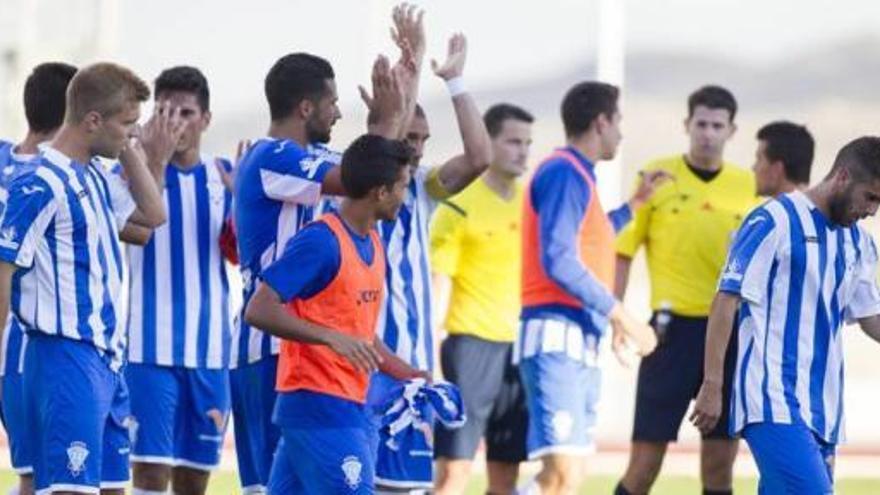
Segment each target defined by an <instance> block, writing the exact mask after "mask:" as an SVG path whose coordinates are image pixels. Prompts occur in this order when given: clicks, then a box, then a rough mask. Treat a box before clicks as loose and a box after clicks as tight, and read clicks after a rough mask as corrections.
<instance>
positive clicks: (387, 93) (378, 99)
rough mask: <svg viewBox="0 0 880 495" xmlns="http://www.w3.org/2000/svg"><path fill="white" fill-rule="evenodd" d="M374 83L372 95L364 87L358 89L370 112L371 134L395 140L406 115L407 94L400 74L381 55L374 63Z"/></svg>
mask: <svg viewBox="0 0 880 495" xmlns="http://www.w3.org/2000/svg"><path fill="white" fill-rule="evenodd" d="M372 83H373V93H372V95H370V93H368V92H367V90H366V89H364V88H363V86H360V87H358V89H359V90H360V93H361V98H362V99H363V100H364V103H365V104H366V105H367V109H368V111H369V116H368V118H367V122H368V125H369V127H370V129H371V130H370V132H373V133H375V134H379V135H382V136H385V137H387V138H389V139H395V138H397V137H398V135H399V133H400V128H401V126H402V122H403V120H404V116H405V113H406V104H407V93H406V91H405V89H404V88H403V82H402V81H401V76H400V74H398V73H397V72H395V71H392V70H391V67H390V65H389V63H388V59H387V58H386V57H385V56H383V55H379V56H378V57H377V58H376V61H375V62H374V63H373V74H372Z"/></svg>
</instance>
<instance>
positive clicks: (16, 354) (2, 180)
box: [0, 141, 36, 376]
mask: <svg viewBox="0 0 880 495" xmlns="http://www.w3.org/2000/svg"><path fill="white" fill-rule="evenodd" d="M14 150H15V145H14V144H12V143H10V142H7V141H0V218H2V216H3V215H4V212H5V210H6V201H7V193H6V187H7V186H8V185H9V183H10V182H11V181H12V180H13V179H14V178H16V177H18V176H19V175H21V174H24V173H27V172H28V171H32V170H33V168H34V164H33V163H29V162H32V161H33V159H34V158H36V155H21V154H17V153H15V151H14ZM32 278H33V271H31V270H24V269H22V270H17V271H16V272H15V274H14V275H13V276H12V293H11V300H10V311H9V315H8V316H7V318H6V327H5V328H4V330H3V341H2V342H0V376H4V375H6V374H7V373H9V374H11V373H21V370H22V368H21V364H22V357H23V356H24V347H25V343H26V342H27V337H26V336H25V333H24V329H23V328H22V326H21V322H20V321H18V317H17V316H15V312H16V311H20V310H21V307H22V303H24V304H27V301H22V299H21V281H22V279H24V280H25V285H27V284H28V283H29V279H32ZM31 283H32V282H31Z"/></svg>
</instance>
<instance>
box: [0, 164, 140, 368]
mask: <svg viewBox="0 0 880 495" xmlns="http://www.w3.org/2000/svg"><path fill="white" fill-rule="evenodd" d="M114 185H118V182H117V181H116V179H114V177H112V175H111V174H109V173H108V172H107V171H106V170H105V169H104V167H103V165H102V164H101V162H100V161H99V160H97V159H95V160H93V161H92V162H90V163H88V164H81V163H76V162H74V161H72V160H71V159H70V158H68V157H67V156H65V155H63V154H62V153H60V152H59V151H57V150H55V149H53V148H51V147H46V148H44V149H43V151H42V152H41V153H40V157H39V158H38V165H37V166H36V167H35V168H34V170H33V171H32V172H31V173H27V174H23V175H21V176H19V177H16V178H15V179H13V180H12V182H10V184H9V187H8V203H7V211H6V214H5V215H4V217H3V221H2V224H0V260H2V261H5V262H7V263H13V264H15V265H17V266H19V267H21V268H31V269H32V270H33V272H34V273H33V277H34V279H33V283H32V284H27V286H26V284H24V283H23V282H22V283H21V290H20V292H21V299H22V301H28V304H21V305H20V307H19V308H17V309H16V311H15V312H16V316H17V317H18V318H19V320H20V321H21V322H22V324H23V325H24V326H25V327H26V329H27V331H28V332H31V331H38V332H44V333H47V334H51V335H57V336H60V337H65V338H70V339H74V340H81V341H86V342H90V343H91V344H93V345H94V346H95V347H96V348H97V349H99V351H100V352H101V353H102V354H104V355H105V356H107V357H108V359H109V360H110V366H111V367H112V368H113V369H115V370H118V369H119V367H121V365H122V362H123V359H124V353H125V346H126V339H125V329H124V326H123V321H122V315H121V314H120V307H121V304H120V303H121V301H119V300H118V295H119V293H120V289H121V284H122V272H123V263H124V262H123V258H122V249H121V246H120V243H119V229H120V228H121V227H122V226H123V225H124V224H125V222H126V221H127V219H128V217H129V216H130V215H131V213H132V212H133V211H134V209H135V205H134V201H133V200H132V198H131V196H130V195H128V194H127V190H125V189H120V188H118V187H115V186H114Z"/></svg>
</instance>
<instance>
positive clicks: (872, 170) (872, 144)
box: [829, 136, 880, 181]
mask: <svg viewBox="0 0 880 495" xmlns="http://www.w3.org/2000/svg"><path fill="white" fill-rule="evenodd" d="M841 168H846V169H847V171H849V173H850V176H851V177H852V178H853V180H856V181H869V180H870V181H876V180H880V137H878V136H862V137H860V138H856V139H854V140H852V141H850V142H849V143H847V144H846V145H845V146H844V147H843V148H841V149H840V151H838V152H837V157H836V158H835V159H834V165H832V167H831V174H834V173H835V172H837V171H839V170H840V169H841ZM831 174H829V175H831Z"/></svg>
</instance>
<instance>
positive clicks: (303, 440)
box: [269, 428, 375, 495]
mask: <svg viewBox="0 0 880 495" xmlns="http://www.w3.org/2000/svg"><path fill="white" fill-rule="evenodd" d="M374 465H375V461H374V457H373V451H372V448H371V446H370V430H369V428H333V429H308V428H296V429H287V428H285V429H283V430H282V437H281V441H280V442H278V448H277V450H276V451H275V464H274V465H273V467H272V476H271V478H270V480H269V494H270V495H275V494H278V495H284V494H288V493H298V494H304V495H306V494H308V495H324V494H329V493H336V494H340V493H350V494H371V493H373V483H374Z"/></svg>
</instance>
